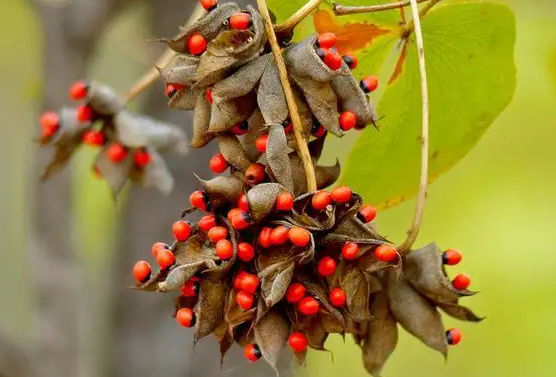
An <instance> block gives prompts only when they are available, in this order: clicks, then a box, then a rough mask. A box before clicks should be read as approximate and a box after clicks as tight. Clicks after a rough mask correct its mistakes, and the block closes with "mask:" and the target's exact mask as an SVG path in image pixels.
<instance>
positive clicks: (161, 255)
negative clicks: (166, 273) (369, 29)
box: [156, 250, 176, 270]
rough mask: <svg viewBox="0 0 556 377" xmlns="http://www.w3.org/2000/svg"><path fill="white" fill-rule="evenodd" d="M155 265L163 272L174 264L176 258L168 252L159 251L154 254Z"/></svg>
mask: <svg viewBox="0 0 556 377" xmlns="http://www.w3.org/2000/svg"><path fill="white" fill-rule="evenodd" d="M156 263H158V265H159V266H160V268H162V269H163V270H164V269H166V268H168V267H170V266H172V265H173V264H174V263H176V257H175V255H174V253H172V252H171V251H170V250H160V251H159V252H158V254H156Z"/></svg>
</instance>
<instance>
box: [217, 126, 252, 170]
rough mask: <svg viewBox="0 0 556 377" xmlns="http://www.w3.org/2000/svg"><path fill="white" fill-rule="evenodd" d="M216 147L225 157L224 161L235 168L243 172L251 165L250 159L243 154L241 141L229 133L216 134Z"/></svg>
mask: <svg viewBox="0 0 556 377" xmlns="http://www.w3.org/2000/svg"><path fill="white" fill-rule="evenodd" d="M216 138H217V140H218V149H220V153H222V155H223V156H224V158H225V159H226V162H227V163H228V164H230V165H231V166H233V167H234V168H235V169H237V170H239V171H241V172H245V170H246V169H247V168H248V167H249V165H251V160H249V157H247V155H246V154H245V151H244V150H243V147H242V146H241V143H240V142H239V140H238V138H237V137H236V136H234V135H230V134H218V135H217V136H216Z"/></svg>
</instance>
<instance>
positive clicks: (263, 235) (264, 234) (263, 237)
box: [259, 226, 272, 247]
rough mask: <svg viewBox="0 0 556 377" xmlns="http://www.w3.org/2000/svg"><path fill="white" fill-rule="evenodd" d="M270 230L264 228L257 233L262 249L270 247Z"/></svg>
mask: <svg viewBox="0 0 556 377" xmlns="http://www.w3.org/2000/svg"><path fill="white" fill-rule="evenodd" d="M271 237H272V228H270V227H268V226H265V227H263V228H262V229H261V231H260V232H259V244H261V246H262V247H270V246H272V239H271Z"/></svg>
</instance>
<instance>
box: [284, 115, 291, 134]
mask: <svg viewBox="0 0 556 377" xmlns="http://www.w3.org/2000/svg"><path fill="white" fill-rule="evenodd" d="M282 127H284V132H285V133H287V134H289V133H290V132H292V130H293V122H292V121H291V119H290V118H287V119H286V120H285V121H283V122H282Z"/></svg>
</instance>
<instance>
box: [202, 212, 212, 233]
mask: <svg viewBox="0 0 556 377" xmlns="http://www.w3.org/2000/svg"><path fill="white" fill-rule="evenodd" d="M215 226H216V217H214V215H207V216H203V217H201V220H199V229H201V230H202V231H203V232H208V231H209V230H211V229H212V228H214V227H215Z"/></svg>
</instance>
